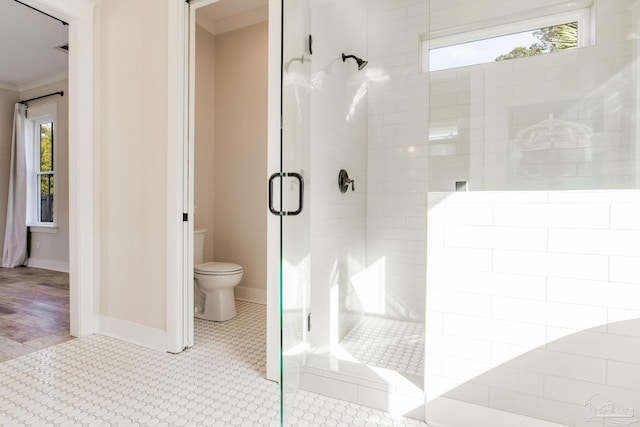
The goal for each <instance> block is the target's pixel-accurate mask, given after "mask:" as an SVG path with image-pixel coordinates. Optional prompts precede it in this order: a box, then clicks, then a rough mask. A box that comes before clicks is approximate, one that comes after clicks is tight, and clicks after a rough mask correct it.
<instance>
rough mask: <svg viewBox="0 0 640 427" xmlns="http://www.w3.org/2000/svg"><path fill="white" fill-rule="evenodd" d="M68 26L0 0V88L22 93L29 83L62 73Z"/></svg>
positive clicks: (65, 69) (66, 62)
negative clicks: (58, 47) (61, 48)
mask: <svg viewBox="0 0 640 427" xmlns="http://www.w3.org/2000/svg"><path fill="white" fill-rule="evenodd" d="M68 29H69V27H68V26H66V25H63V24H62V23H61V22H60V21H56V20H55V19H53V18H50V17H48V16H46V15H43V14H41V13H39V12H36V11H35V10H33V9H30V8H28V7H26V6H24V5H22V4H20V3H17V2H15V1H14V0H0V87H5V88H8V89H13V90H24V89H26V87H27V86H28V85H29V83H31V82H34V81H38V80H42V79H46V78H48V77H51V76H54V75H59V74H62V73H65V72H66V71H67V67H68V59H69V57H68V55H67V54H66V53H65V52H61V51H59V50H57V49H55V48H56V47H57V46H61V45H64V44H67V43H68V40H69V39H68Z"/></svg>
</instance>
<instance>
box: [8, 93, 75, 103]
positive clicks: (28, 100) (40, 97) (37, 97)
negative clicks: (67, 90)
mask: <svg viewBox="0 0 640 427" xmlns="http://www.w3.org/2000/svg"><path fill="white" fill-rule="evenodd" d="M54 95H60V96H64V91H60V92H53V93H50V94H48V95H42V96H36V97H35V98H31V99H25V100H24V101H19V102H20V104H23V105H24V104H26V103H27V102H31V101H35V100H36V99H42V98H46V97H48V96H54Z"/></svg>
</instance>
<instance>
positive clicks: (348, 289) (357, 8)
mask: <svg viewBox="0 0 640 427" xmlns="http://www.w3.org/2000/svg"><path fill="white" fill-rule="evenodd" d="M366 5H367V1H366V0H355V1H349V2H341V1H338V0H327V1H321V2H312V3H311V16H312V19H311V34H312V36H313V54H312V56H311V87H310V88H309V89H310V100H311V105H310V109H311V111H310V117H311V120H310V124H309V125H310V130H309V138H310V159H311V176H310V179H309V180H308V182H307V185H308V189H309V192H310V209H311V214H310V215H311V224H312V227H311V253H312V254H313V259H312V260H311V283H312V287H311V292H312V295H311V312H312V313H313V324H314V329H313V330H314V333H313V334H312V335H311V339H312V343H311V344H312V346H313V347H315V348H321V347H328V346H329V344H330V343H332V342H333V343H335V342H337V341H339V340H340V339H341V338H342V337H343V336H344V335H345V334H346V333H348V332H349V330H350V329H351V328H352V327H353V326H355V324H357V322H358V321H359V319H360V318H361V316H362V308H361V306H360V302H359V298H358V296H357V295H356V294H355V290H354V289H353V286H352V278H353V277H354V276H357V275H358V274H360V273H361V272H362V271H363V270H364V269H365V264H366V259H365V258H366V249H365V245H366V237H365V233H366V194H367V164H366V154H367V152H366V150H367V122H366V120H367V113H366V111H367V108H366V105H367V94H366V90H365V91H364V92H362V90H363V89H366V78H365V72H364V71H358V68H357V66H356V63H355V61H351V60H348V61H347V62H345V63H343V62H342V59H341V54H342V53H346V54H353V55H356V56H359V57H363V58H364V59H368V58H367V40H366V34H367V29H366V25H367V20H366ZM360 96H363V98H362V99H360ZM341 169H345V170H346V171H347V172H348V174H349V178H351V179H353V180H355V186H354V189H355V191H351V188H349V190H348V191H347V192H346V193H344V194H343V193H341V192H340V191H339V189H338V173H339V171H340V170H341Z"/></svg>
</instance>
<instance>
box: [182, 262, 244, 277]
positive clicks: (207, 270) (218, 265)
mask: <svg viewBox="0 0 640 427" xmlns="http://www.w3.org/2000/svg"><path fill="white" fill-rule="evenodd" d="M193 270H194V271H195V272H196V273H200V274H212V275H213V274H220V275H221V274H237V273H241V272H242V266H241V265H238V264H233V263H230V262H205V263H204V264H198V265H196V266H195V267H194V268H193Z"/></svg>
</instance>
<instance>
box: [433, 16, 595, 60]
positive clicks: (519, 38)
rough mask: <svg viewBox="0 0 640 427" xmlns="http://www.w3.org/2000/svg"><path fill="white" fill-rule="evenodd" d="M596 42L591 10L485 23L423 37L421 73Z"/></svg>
mask: <svg viewBox="0 0 640 427" xmlns="http://www.w3.org/2000/svg"><path fill="white" fill-rule="evenodd" d="M520 18H522V17H520ZM594 41H595V36H594V25H593V23H592V8H591V7H586V8H581V9H576V10H571V11H566V12H562V13H552V14H544V15H543V16H533V17H531V16H529V17H527V18H523V19H518V20H515V21H514V22H504V21H503V22H500V21H499V20H498V21H494V22H493V23H486V22H483V23H479V24H476V25H469V26H468V27H467V28H462V30H461V29H460V28H456V29H455V30H442V31H438V32H435V33H432V34H429V35H426V34H425V35H423V37H422V71H423V72H429V71H439V70H447V69H451V68H458V67H465V66H470V65H478V64H486V63H490V62H494V61H502V60H508V59H515V58H521V57H525V56H535V55H540V54H546V53H552V52H556V51H560V50H566V49H572V48H579V47H585V46H590V45H592V44H593V43H594Z"/></svg>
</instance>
